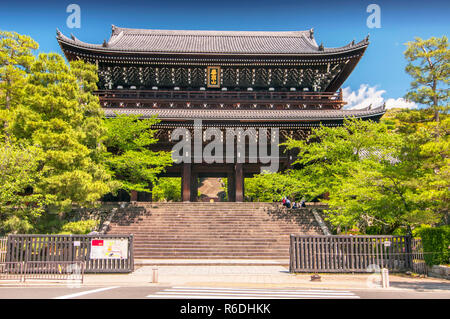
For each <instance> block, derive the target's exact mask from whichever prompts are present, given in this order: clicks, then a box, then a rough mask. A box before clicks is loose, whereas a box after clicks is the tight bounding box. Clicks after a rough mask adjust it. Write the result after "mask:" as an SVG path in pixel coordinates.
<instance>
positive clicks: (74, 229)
mask: <svg viewBox="0 0 450 319" xmlns="http://www.w3.org/2000/svg"><path fill="white" fill-rule="evenodd" d="M98 224H99V221H98V220H93V219H89V220H80V221H77V222H70V223H67V224H64V225H63V227H62V232H61V234H77V235H85V234H89V233H90V232H91V231H94V230H95V229H96V228H97V226H98Z"/></svg>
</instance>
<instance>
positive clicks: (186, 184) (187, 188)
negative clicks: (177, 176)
mask: <svg viewBox="0 0 450 319" xmlns="http://www.w3.org/2000/svg"><path fill="white" fill-rule="evenodd" d="M191 173H192V166H191V164H190V163H184V164H183V172H182V175H181V199H182V201H183V202H189V201H190V200H191V182H192V177H191V175H192V174H191Z"/></svg>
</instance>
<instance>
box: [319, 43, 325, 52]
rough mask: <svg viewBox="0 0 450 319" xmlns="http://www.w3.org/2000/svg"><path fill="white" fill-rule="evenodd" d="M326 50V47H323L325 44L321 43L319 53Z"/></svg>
mask: <svg viewBox="0 0 450 319" xmlns="http://www.w3.org/2000/svg"><path fill="white" fill-rule="evenodd" d="M323 50H324V47H323V42H322V43H320V45H319V51H323Z"/></svg>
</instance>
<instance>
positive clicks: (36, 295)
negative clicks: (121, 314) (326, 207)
mask: <svg viewBox="0 0 450 319" xmlns="http://www.w3.org/2000/svg"><path fill="white" fill-rule="evenodd" d="M198 298H200V299H267V298H268V299H416V298H418V299H450V291H442V290H439V291H436V290H427V291H413V290H406V289H371V290H368V289H349V290H344V289H308V288H306V289H301V288H292V289H275V288H271V289H254V288H225V287H224V288H220V287H214V288H211V287H185V286H175V287H161V286H153V287H142V286H140V287H121V286H107V287H104V286H103V287H100V286H99V287H94V286H89V287H80V288H70V287H65V286H58V285H53V286H34V287H17V286H9V287H0V299H159V300H161V299H198Z"/></svg>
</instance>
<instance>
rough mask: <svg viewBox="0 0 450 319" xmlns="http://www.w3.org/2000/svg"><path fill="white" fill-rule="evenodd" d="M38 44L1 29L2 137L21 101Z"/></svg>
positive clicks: (0, 87)
mask: <svg viewBox="0 0 450 319" xmlns="http://www.w3.org/2000/svg"><path fill="white" fill-rule="evenodd" d="M37 48H38V44H37V43H36V42H35V41H34V40H33V39H31V38H30V37H29V36H26V35H20V34H18V33H16V32H7V31H2V30H0V122H1V123H0V138H5V137H6V135H5V134H7V132H6V131H5V130H6V129H7V127H8V126H9V123H10V121H11V116H12V111H11V109H13V108H14V107H15V106H17V105H18V104H19V103H20V101H21V96H22V94H23V88H24V86H25V84H26V75H27V74H29V73H30V71H31V70H30V69H31V66H32V65H33V63H34V61H35V57H34V55H33V50H35V49H37Z"/></svg>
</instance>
